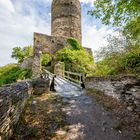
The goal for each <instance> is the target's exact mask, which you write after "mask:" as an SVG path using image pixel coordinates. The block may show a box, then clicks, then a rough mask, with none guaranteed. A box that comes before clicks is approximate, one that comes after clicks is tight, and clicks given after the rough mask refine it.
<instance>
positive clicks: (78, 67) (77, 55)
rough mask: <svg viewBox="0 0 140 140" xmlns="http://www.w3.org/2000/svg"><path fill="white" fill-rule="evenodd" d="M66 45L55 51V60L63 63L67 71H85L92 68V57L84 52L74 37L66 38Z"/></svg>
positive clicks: (87, 71) (89, 70)
mask: <svg viewBox="0 0 140 140" xmlns="http://www.w3.org/2000/svg"><path fill="white" fill-rule="evenodd" d="M67 42H68V45H67V46H66V47H65V48H63V49H61V50H60V51H58V52H57V55H56V57H57V60H58V61H61V62H64V63H65V69H66V70H67V71H73V72H79V73H87V74H89V73H90V72H91V71H92V70H93V66H94V61H93V57H92V56H90V54H88V53H87V52H86V50H85V49H84V48H83V47H82V46H81V44H80V43H79V42H78V41H77V40H76V39H74V38H69V39H68V41H67Z"/></svg>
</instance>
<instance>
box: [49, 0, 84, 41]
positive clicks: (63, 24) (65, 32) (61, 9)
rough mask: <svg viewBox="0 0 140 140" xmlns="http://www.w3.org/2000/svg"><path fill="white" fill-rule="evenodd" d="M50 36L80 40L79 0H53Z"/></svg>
mask: <svg viewBox="0 0 140 140" xmlns="http://www.w3.org/2000/svg"><path fill="white" fill-rule="evenodd" d="M51 28H52V29H51V32H52V36H64V37H68V38H69V37H73V38H76V39H78V40H79V41H80V42H81V40H82V34H81V5H80V1H79V0H53V2H52V27H51Z"/></svg>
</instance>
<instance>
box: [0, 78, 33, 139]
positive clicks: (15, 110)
mask: <svg viewBox="0 0 140 140" xmlns="http://www.w3.org/2000/svg"><path fill="white" fill-rule="evenodd" d="M32 91H33V88H32V82H31V81H30V80H28V81H22V82H18V83H15V84H11V85H6V86H3V87H0V140H7V139H8V138H9V137H10V136H11V135H12V131H13V127H14V126H15V124H16V123H17V122H18V120H19V117H20V114H21V112H22V111H23V109H24V106H25V103H26V101H27V100H28V99H29V97H30V96H31V94H32Z"/></svg>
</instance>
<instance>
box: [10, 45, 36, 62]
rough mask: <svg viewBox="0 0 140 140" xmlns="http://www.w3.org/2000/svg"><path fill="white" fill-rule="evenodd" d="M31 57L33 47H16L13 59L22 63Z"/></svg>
mask: <svg viewBox="0 0 140 140" xmlns="http://www.w3.org/2000/svg"><path fill="white" fill-rule="evenodd" d="M30 56H33V47H32V46H26V47H24V48H21V47H15V48H13V51H12V55H11V57H12V58H15V59H16V60H18V63H22V62H23V61H24V59H25V58H28V57H30Z"/></svg>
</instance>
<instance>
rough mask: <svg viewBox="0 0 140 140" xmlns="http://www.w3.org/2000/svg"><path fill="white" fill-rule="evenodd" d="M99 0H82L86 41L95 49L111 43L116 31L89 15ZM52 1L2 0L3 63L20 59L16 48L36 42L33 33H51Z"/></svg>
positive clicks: (0, 56)
mask: <svg viewBox="0 0 140 140" xmlns="http://www.w3.org/2000/svg"><path fill="white" fill-rule="evenodd" d="M93 1H95V0H81V6H82V38H83V39H82V44H83V46H85V47H88V48H92V50H93V55H94V52H95V51H97V50H99V49H100V48H101V47H102V46H104V45H106V44H107V41H106V39H105V37H106V36H107V35H108V34H111V33H112V32H113V30H112V29H111V28H109V27H107V26H105V25H103V24H102V23H101V21H100V20H97V19H95V18H94V17H92V16H90V15H88V14H87V12H88V10H90V9H92V8H93V6H94V5H93ZM51 2H52V0H0V66H3V65H6V64H8V63H14V62H16V61H15V60H14V59H12V58H11V53H12V48H14V47H17V46H20V47H24V46H27V45H33V33H34V32H39V33H44V34H48V35H50V33H51Z"/></svg>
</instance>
